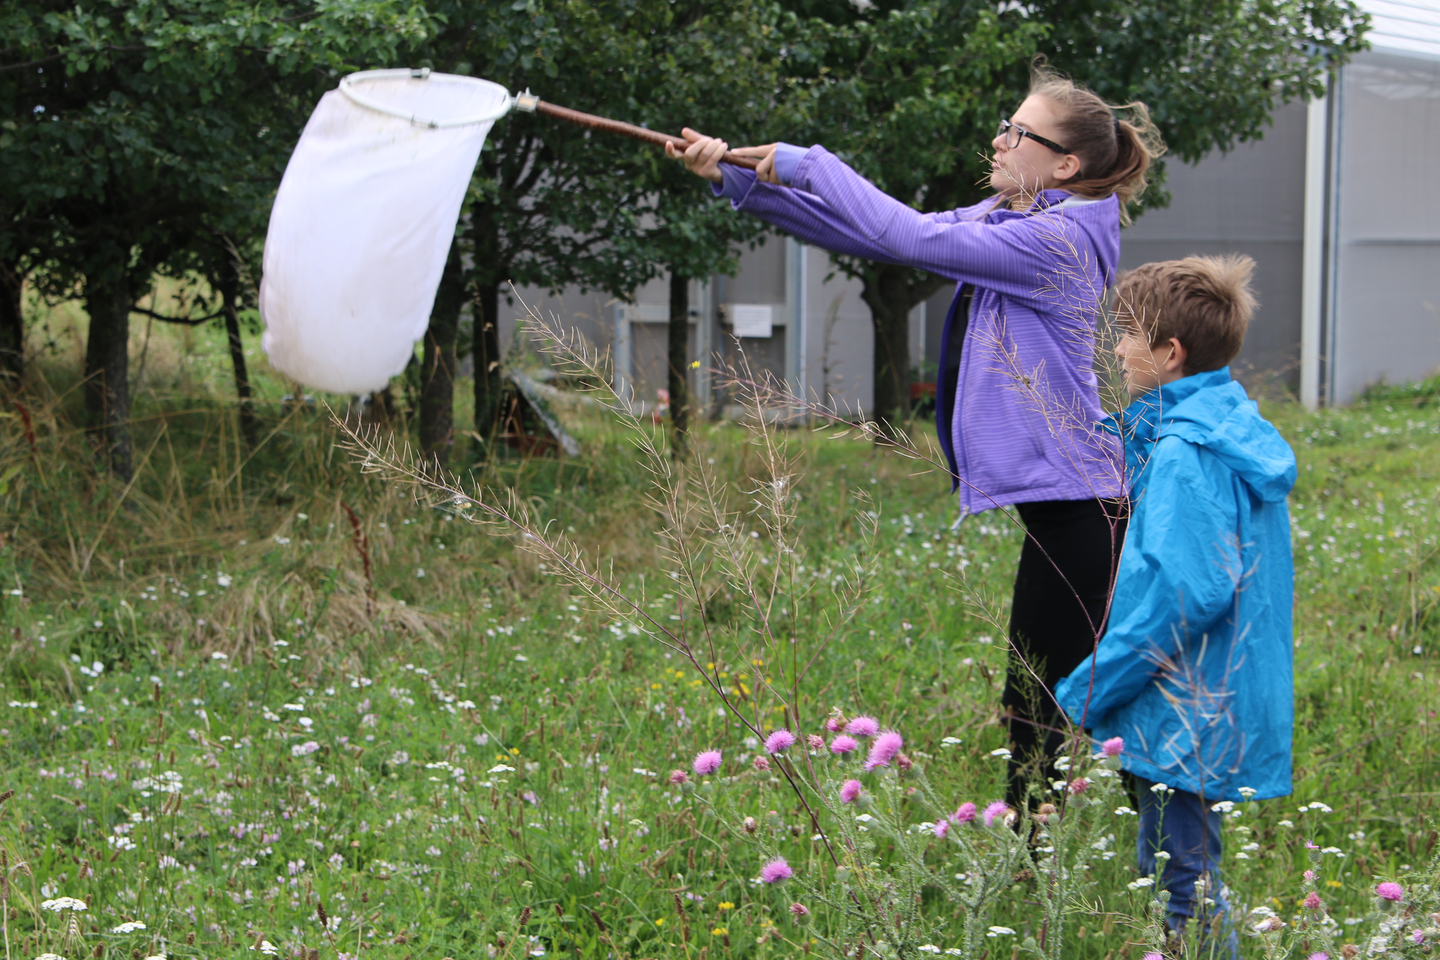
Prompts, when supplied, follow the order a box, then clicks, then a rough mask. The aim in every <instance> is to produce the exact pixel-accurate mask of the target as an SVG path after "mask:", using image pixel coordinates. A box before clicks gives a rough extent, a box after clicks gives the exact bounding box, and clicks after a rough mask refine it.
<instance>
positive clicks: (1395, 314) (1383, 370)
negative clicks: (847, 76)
mask: <svg viewBox="0 0 1440 960" xmlns="http://www.w3.org/2000/svg"><path fill="white" fill-rule="evenodd" d="M1332 91H1333V92H1332V97H1331V99H1332V100H1333V101H1334V102H1333V103H1332V104H1331V109H1330V124H1331V130H1332V136H1333V137H1334V141H1333V142H1332V145H1331V151H1330V152H1331V171H1330V172H1331V178H1330V179H1331V194H1332V199H1331V201H1330V228H1331V230H1330V243H1331V247H1332V249H1331V251H1330V258H1329V259H1330V263H1329V264H1328V267H1329V271H1330V284H1329V285H1328V289H1326V290H1325V296H1326V297H1327V299H1328V301H1329V304H1328V305H1332V306H1330V309H1329V310H1327V311H1326V314H1327V315H1326V318H1325V319H1326V327H1327V329H1326V337H1325V341H1326V347H1327V348H1328V349H1326V351H1325V353H1326V355H1327V356H1328V357H1330V358H1331V363H1330V367H1329V369H1328V370H1327V371H1326V373H1328V377H1327V379H1328V386H1329V391H1328V393H1329V397H1330V398H1332V399H1333V400H1334V401H1335V402H1339V403H1347V402H1349V401H1350V400H1353V399H1354V398H1355V397H1356V395H1357V394H1359V393H1360V392H1361V391H1362V390H1364V388H1365V387H1367V386H1369V385H1370V384H1372V383H1374V382H1376V381H1377V380H1382V379H1383V380H1387V381H1389V382H1392V383H1396V382H1401V381H1405V380H1418V379H1422V378H1424V377H1427V376H1430V375H1432V374H1434V373H1435V372H1436V371H1437V370H1440V176H1437V171H1440V164H1437V162H1436V158H1437V157H1440V59H1436V58H1427V57H1419V56H1403V55H1397V54H1394V53H1386V52H1380V51H1370V52H1367V53H1363V54H1361V55H1359V56H1357V57H1356V58H1355V60H1354V62H1352V63H1351V64H1350V65H1348V66H1346V67H1345V68H1344V69H1343V70H1342V71H1341V72H1340V75H1339V77H1338V78H1337V81H1336V82H1335V83H1334V84H1333V85H1332Z"/></svg>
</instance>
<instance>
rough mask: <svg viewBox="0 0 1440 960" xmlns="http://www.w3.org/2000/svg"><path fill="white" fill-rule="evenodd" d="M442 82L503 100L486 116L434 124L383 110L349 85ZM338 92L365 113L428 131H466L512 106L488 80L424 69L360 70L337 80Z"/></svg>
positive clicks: (507, 96) (506, 94) (507, 93)
mask: <svg viewBox="0 0 1440 960" xmlns="http://www.w3.org/2000/svg"><path fill="white" fill-rule="evenodd" d="M432 77H433V78H435V79H437V80H438V79H440V78H444V79H445V80H446V81H447V82H450V83H457V82H458V83H472V84H477V85H479V86H482V87H488V88H490V89H492V90H497V91H499V92H500V93H501V94H503V95H504V97H505V99H504V100H503V101H502V102H501V104H500V106H499V107H498V108H497V109H495V110H492V111H490V112H488V113H481V114H476V115H474V116H470V117H460V118H459V119H456V120H435V119H433V118H430V117H422V116H419V115H418V114H413V113H406V112H405V111H404V110H397V109H395V108H394V107H389V106H386V105H385V104H383V103H380V102H379V101H377V100H374V99H372V98H370V97H368V96H366V95H365V94H363V93H361V92H360V91H359V90H357V89H355V87H354V86H353V84H355V83H357V82H359V81H362V80H428V79H431V78H432ZM340 92H341V93H343V94H345V96H346V97H347V98H349V100H350V101H351V102H353V103H355V104H358V105H359V106H362V107H364V108H365V109H366V110H374V111H375V112H376V113H383V114H385V115H386V116H389V117H399V118H400V119H401V120H409V121H410V122H411V123H413V124H416V125H418V126H422V127H429V128H431V129H445V128H448V127H466V126H469V125H471V124H475V123H491V122H493V121H495V120H499V119H500V118H501V117H503V116H505V114H507V113H509V112H510V108H511V107H513V106H515V98H514V97H512V96H510V91H508V90H506V89H505V88H504V87H502V86H500V84H498V83H493V82H491V81H489V80H481V79H480V78H479V77H464V76H461V75H459V74H455V73H431V72H430V69H429V68H428V67H424V68H419V69H409V68H404V67H402V68H400V69H396V70H362V71H360V72H359V73H352V74H350V75H348V76H346V77H344V78H342V79H341V80H340Z"/></svg>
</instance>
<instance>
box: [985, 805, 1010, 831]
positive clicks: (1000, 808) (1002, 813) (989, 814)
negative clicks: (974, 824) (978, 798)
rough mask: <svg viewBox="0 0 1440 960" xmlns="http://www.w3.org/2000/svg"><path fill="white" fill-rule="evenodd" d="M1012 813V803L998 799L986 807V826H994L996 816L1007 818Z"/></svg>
mask: <svg viewBox="0 0 1440 960" xmlns="http://www.w3.org/2000/svg"><path fill="white" fill-rule="evenodd" d="M1009 814H1010V805H1009V804H1008V803H1006V802H1005V801H1004V800H996V801H994V802H993V803H990V804H987V805H986V807H985V813H984V817H985V826H987V827H989V826H993V825H994V824H995V820H996V818H999V819H1001V820H1003V819H1005V817H1007V816H1008V815H1009Z"/></svg>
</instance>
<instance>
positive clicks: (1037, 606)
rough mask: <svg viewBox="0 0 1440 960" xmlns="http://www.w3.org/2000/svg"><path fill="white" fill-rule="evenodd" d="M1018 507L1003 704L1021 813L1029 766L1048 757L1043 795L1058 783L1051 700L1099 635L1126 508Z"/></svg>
mask: <svg viewBox="0 0 1440 960" xmlns="http://www.w3.org/2000/svg"><path fill="white" fill-rule="evenodd" d="M1015 509H1016V511H1017V512H1018V513H1019V514H1020V520H1021V522H1023V523H1024V524H1025V531H1026V534H1027V535H1026V537H1025V545H1024V547H1023V548H1021V550H1020V569H1019V570H1018V571H1017V572H1016V574H1015V599H1014V603H1013V605H1012V607H1011V610H1010V661H1009V666H1008V669H1007V670H1006V674H1005V692H1004V694H1003V695H1002V696H1001V698H1000V703H1001V705H1002V706H1003V707H1004V709H1005V725H1006V728H1007V729H1008V731H1009V733H1010V750H1011V754H1012V755H1011V757H1010V762H1009V767H1010V769H1009V774H1010V779H1009V785H1008V787H1007V789H1006V795H1005V799H1006V801H1007V802H1008V803H1009V804H1010V805H1011V806H1012V807H1015V808H1016V809H1017V810H1020V809H1024V806H1023V804H1024V803H1025V797H1026V776H1025V773H1026V771H1025V767H1026V766H1027V765H1028V766H1030V767H1031V769H1032V770H1033V769H1034V763H1035V761H1036V760H1037V759H1038V758H1040V757H1043V758H1045V759H1044V763H1043V768H1042V769H1043V775H1044V777H1045V779H1046V781H1047V782H1046V783H1045V784H1044V785H1043V786H1042V787H1041V793H1044V794H1048V792H1049V782H1048V781H1050V780H1054V779H1059V778H1060V774H1059V772H1058V771H1056V770H1055V769H1054V767H1053V766H1052V761H1053V759H1054V758H1055V757H1056V756H1058V755H1059V754H1060V752H1061V750H1062V749H1063V747H1064V742H1065V734H1064V732H1063V729H1064V726H1065V723H1064V719H1063V718H1062V717H1061V716H1060V715H1059V711H1058V708H1057V707H1056V706H1055V701H1054V698H1053V696H1052V695H1053V693H1054V690H1055V685H1056V684H1057V683H1059V682H1060V681H1061V680H1063V679H1064V678H1065V677H1066V676H1068V675H1069V674H1070V672H1071V671H1073V670H1074V669H1075V668H1076V667H1078V666H1079V665H1080V662H1081V661H1082V660H1084V659H1085V658H1086V657H1088V656H1089V655H1090V653H1091V651H1093V650H1094V649H1095V643H1096V641H1097V640H1098V639H1099V637H1100V635H1101V633H1102V632H1103V630H1104V617H1105V608H1106V604H1107V602H1108V600H1109V598H1110V589H1111V587H1112V586H1113V585H1114V582H1115V569H1116V567H1117V566H1118V565H1119V560H1120V546H1121V544H1122V543H1123V542H1124V540H1125V518H1126V517H1127V516H1128V513H1129V511H1128V507H1127V505H1126V503H1125V501H1123V500H1043V501H1040V502H1038V503H1022V504H1019V505H1017V506H1016V508H1015ZM1077 596H1078V600H1077ZM1037 677H1038V682H1037Z"/></svg>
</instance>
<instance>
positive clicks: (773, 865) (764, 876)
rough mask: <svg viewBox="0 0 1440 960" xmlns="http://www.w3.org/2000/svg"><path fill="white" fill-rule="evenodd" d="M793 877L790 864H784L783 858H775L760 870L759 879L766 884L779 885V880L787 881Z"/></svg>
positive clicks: (793, 873)
mask: <svg viewBox="0 0 1440 960" xmlns="http://www.w3.org/2000/svg"><path fill="white" fill-rule="evenodd" d="M793 876H795V871H794V870H792V869H790V864H788V863H786V862H785V858H784V857H776V858H775V859H774V860H771V861H770V862H769V863H767V864H765V866H763V867H761V868H760V879H761V880H763V881H765V882H766V883H779V882H780V881H781V880H789V879H790V878H791V877H793Z"/></svg>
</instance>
